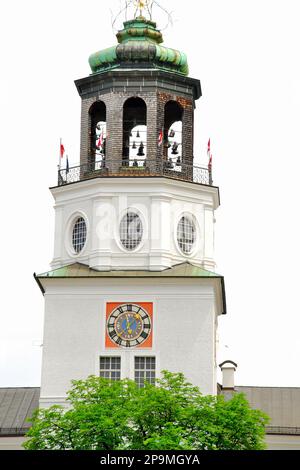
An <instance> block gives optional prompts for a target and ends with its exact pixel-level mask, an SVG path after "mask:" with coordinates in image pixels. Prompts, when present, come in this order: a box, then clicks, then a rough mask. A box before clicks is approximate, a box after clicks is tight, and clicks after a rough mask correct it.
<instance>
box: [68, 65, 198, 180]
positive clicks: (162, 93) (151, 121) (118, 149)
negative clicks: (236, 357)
mask: <svg viewBox="0 0 300 470" xmlns="http://www.w3.org/2000/svg"><path fill="white" fill-rule="evenodd" d="M75 83H76V86H77V89H78V92H79V94H80V96H81V99H82V107H81V141H80V165H85V164H86V163H88V162H89V156H90V153H91V134H92V129H91V117H90V113H89V111H90V108H91V106H92V105H93V104H94V103H95V102H97V101H102V102H103V103H104V104H105V106H106V125H107V143H106V164H107V167H108V169H109V172H110V173H112V174H113V173H114V172H115V171H117V170H118V168H119V167H120V166H121V165H122V157H123V155H122V154H123V106H124V103H125V102H126V100H127V99H129V98H141V99H143V100H144V102H145V103H146V106H147V161H148V162H149V166H150V168H152V169H154V168H156V170H157V171H158V172H159V170H160V168H161V163H162V160H163V146H158V138H159V134H160V132H161V130H163V128H164V111H165V105H166V103H167V102H168V101H175V102H177V103H178V104H179V105H180V106H181V107H182V109H183V117H182V158H183V164H185V165H193V144H194V142H193V140H194V136H193V127H194V108H195V100H196V99H198V98H199V97H200V96H201V87H200V82H199V81H198V80H194V79H191V78H188V77H182V76H178V75H175V74H171V73H169V72H162V71H157V70H156V71H153V70H151V71H134V72H133V71H126V70H123V71H120V70H118V71H111V72H107V73H103V74H96V75H91V76H89V77H87V78H84V79H82V80H78V81H76V82H75Z"/></svg>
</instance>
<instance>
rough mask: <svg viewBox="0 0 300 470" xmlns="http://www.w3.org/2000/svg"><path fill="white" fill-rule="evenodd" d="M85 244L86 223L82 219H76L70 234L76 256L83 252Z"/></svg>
mask: <svg viewBox="0 0 300 470" xmlns="http://www.w3.org/2000/svg"><path fill="white" fill-rule="evenodd" d="M85 242H86V223H85V220H84V218H83V217H78V219H77V220H76V222H75V224H74V227H73V233H72V244H73V248H74V250H75V252H76V253H77V254H78V253H80V252H81V251H82V250H83V247H84V245H85Z"/></svg>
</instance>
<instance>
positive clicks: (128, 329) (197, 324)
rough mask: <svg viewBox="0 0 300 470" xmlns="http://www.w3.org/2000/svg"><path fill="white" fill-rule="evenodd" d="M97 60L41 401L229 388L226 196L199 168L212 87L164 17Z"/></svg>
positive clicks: (58, 237)
mask: <svg viewBox="0 0 300 470" xmlns="http://www.w3.org/2000/svg"><path fill="white" fill-rule="evenodd" d="M117 41H118V43H117V44H116V45H115V46H113V47H110V48H108V49H104V50H100V51H99V52H96V53H94V54H92V55H91V56H90V58H89V64H90V67H91V72H92V73H91V74H90V75H89V76H88V77H85V78H83V79H80V80H77V81H76V82H75V84H76V87H77V90H78V93H79V95H80V97H81V100H82V108H81V137H80V161H79V163H78V164H77V165H73V166H71V167H70V168H67V169H64V170H61V169H60V170H59V172H58V183H57V185H56V186H55V187H52V188H51V192H52V195H53V198H54V201H55V241H54V257H53V260H52V264H51V269H52V270H51V271H49V272H47V273H42V274H39V275H37V276H35V277H36V280H37V282H38V284H39V286H40V288H41V290H42V292H43V294H44V296H45V330H44V351H43V366H42V386H41V402H40V403H41V406H49V405H51V404H53V403H64V401H65V395H66V391H67V390H68V388H69V387H70V382H71V380H72V379H79V378H80V379H82V378H85V377H87V376H88V375H100V376H103V377H107V378H110V379H112V380H117V379H119V378H125V377H129V378H132V379H134V380H136V381H137V383H138V384H139V385H140V386H143V383H144V381H145V380H150V381H154V380H155V378H157V377H158V376H159V374H160V371H161V370H164V369H166V370H170V371H174V372H179V371H180V372H183V373H184V374H185V375H186V377H187V378H188V379H189V380H190V381H191V382H193V383H195V384H196V385H199V386H200V388H201V390H202V392H203V393H216V387H217V383H216V367H217V365H216V331H217V318H218V315H220V314H223V313H225V311H226V305H225V289H224V279H223V277H222V276H220V275H218V274H216V273H215V272H214V268H215V261H214V254H213V248H214V211H215V210H216V209H217V207H218V206H219V190H218V188H217V187H215V186H213V184H212V174H211V169H210V168H204V167H201V166H199V165H197V163H196V162H195V160H194V150H193V143H194V125H193V124H194V111H195V103H196V101H197V100H198V99H199V98H200V97H201V86H200V82H199V80H196V79H193V78H190V77H189V76H188V63H187V57H186V55H185V54H184V53H182V52H180V51H177V50H174V49H170V48H167V47H165V46H163V45H162V43H163V37H162V34H161V32H160V31H159V30H158V29H157V26H156V23H155V22H153V21H152V20H149V19H146V18H145V17H144V16H142V15H140V16H137V17H136V18H134V19H132V20H131V21H126V22H125V23H124V28H123V29H122V30H121V31H119V32H118V34H117Z"/></svg>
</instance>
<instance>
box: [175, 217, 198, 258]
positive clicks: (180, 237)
mask: <svg viewBox="0 0 300 470" xmlns="http://www.w3.org/2000/svg"><path fill="white" fill-rule="evenodd" d="M195 240H196V227H195V224H194V222H193V221H192V220H191V219H190V218H189V217H186V216H183V217H181V219H180V221H179V223H178V226H177V242H178V245H179V248H180V249H181V251H182V252H183V253H184V254H185V255H188V254H190V253H191V251H192V249H193V247H194V244H195Z"/></svg>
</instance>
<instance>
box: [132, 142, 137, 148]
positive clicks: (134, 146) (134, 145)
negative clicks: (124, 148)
mask: <svg viewBox="0 0 300 470" xmlns="http://www.w3.org/2000/svg"><path fill="white" fill-rule="evenodd" d="M132 148H133V149H136V143H135V141H134V142H133V144H132Z"/></svg>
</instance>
